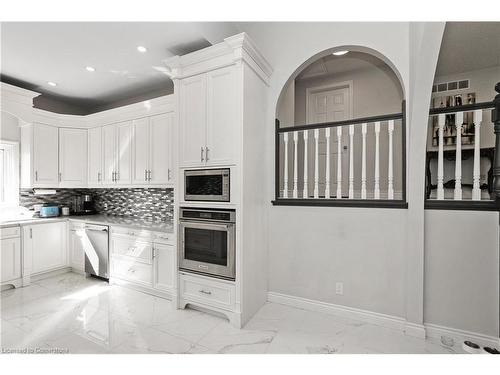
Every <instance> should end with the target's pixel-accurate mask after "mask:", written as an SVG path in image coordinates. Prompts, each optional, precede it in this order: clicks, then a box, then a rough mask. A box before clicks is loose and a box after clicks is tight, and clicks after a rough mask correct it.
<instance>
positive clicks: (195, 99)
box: [179, 74, 207, 166]
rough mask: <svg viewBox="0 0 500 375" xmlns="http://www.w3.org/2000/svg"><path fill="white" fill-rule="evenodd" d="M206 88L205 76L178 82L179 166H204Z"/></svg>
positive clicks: (201, 75)
mask: <svg viewBox="0 0 500 375" xmlns="http://www.w3.org/2000/svg"><path fill="white" fill-rule="evenodd" d="M206 87H207V81H206V74H200V75H197V76H193V77H189V78H186V79H182V80H180V82H179V95H180V98H179V99H180V105H179V107H180V108H179V147H180V150H179V155H180V160H179V163H180V166H202V165H205V146H206V120H207V111H206V105H207V100H206V99H207V91H206Z"/></svg>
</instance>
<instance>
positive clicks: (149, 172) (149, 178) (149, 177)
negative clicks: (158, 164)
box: [148, 169, 151, 181]
mask: <svg viewBox="0 0 500 375" xmlns="http://www.w3.org/2000/svg"><path fill="white" fill-rule="evenodd" d="M148 181H151V169H150V170H148Z"/></svg>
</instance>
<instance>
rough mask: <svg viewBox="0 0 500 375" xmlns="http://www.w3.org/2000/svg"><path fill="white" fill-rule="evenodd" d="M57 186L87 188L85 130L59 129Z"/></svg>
mask: <svg viewBox="0 0 500 375" xmlns="http://www.w3.org/2000/svg"><path fill="white" fill-rule="evenodd" d="M59 186H60V187H86V186H87V130H85V129H71V128H60V129H59Z"/></svg>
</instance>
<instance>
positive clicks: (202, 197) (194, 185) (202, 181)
mask: <svg viewBox="0 0 500 375" xmlns="http://www.w3.org/2000/svg"><path fill="white" fill-rule="evenodd" d="M230 174H231V173H230V170H229V168H223V169H196V170H186V171H184V200H185V201H215V202H229V198H230V197H229V188H230V183H229V177H230Z"/></svg>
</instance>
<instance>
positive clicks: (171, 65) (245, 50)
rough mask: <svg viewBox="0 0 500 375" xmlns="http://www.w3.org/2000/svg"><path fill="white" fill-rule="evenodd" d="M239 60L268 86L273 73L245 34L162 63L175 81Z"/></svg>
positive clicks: (235, 62)
mask: <svg viewBox="0 0 500 375" xmlns="http://www.w3.org/2000/svg"><path fill="white" fill-rule="evenodd" d="M240 61H244V62H246V63H247V64H248V65H249V66H250V67H252V69H254V70H255V71H256V73H257V74H258V75H259V77H260V78H261V79H262V80H263V81H264V82H266V83H268V81H269V77H270V76H271V74H272V71H273V70H272V68H271V65H270V64H269V62H268V61H267V60H266V59H265V58H264V56H263V55H262V54H261V53H260V52H259V50H258V49H257V47H256V46H255V43H254V42H253V41H252V40H251V39H250V37H249V36H248V34H246V33H240V34H237V35H234V36H231V37H229V38H226V39H224V42H221V43H218V44H215V45H213V46H211V47H207V48H204V49H201V50H199V51H195V52H191V53H188V54H186V55H183V56H174V57H170V58H168V59H166V60H163V63H164V64H165V65H166V67H167V74H168V75H170V77H171V78H172V79H174V80H175V79H181V78H186V77H190V76H193V75H196V74H201V73H205V72H208V71H210V70H214V69H218V68H223V67H225V66H230V65H234V64H237V63H238V62H240Z"/></svg>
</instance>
